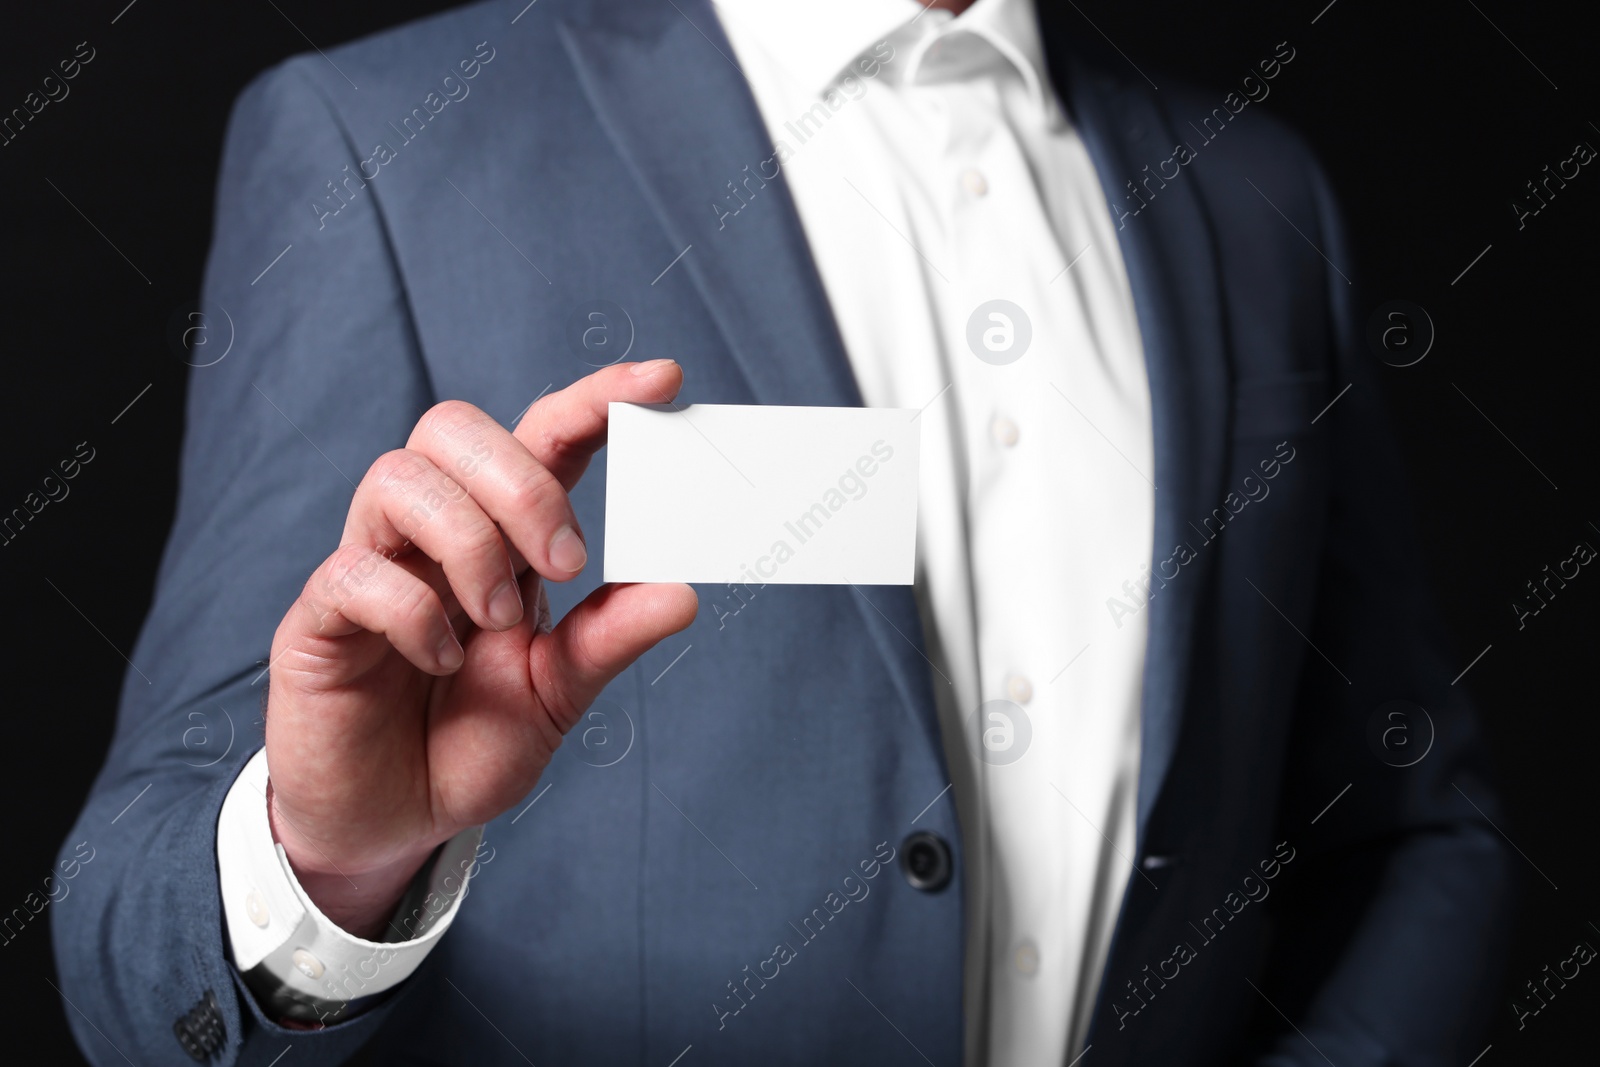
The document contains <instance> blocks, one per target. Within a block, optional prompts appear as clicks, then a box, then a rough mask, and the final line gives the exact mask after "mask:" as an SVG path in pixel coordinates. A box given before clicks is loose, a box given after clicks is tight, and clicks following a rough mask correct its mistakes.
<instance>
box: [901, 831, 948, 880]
mask: <svg viewBox="0 0 1600 1067" xmlns="http://www.w3.org/2000/svg"><path fill="white" fill-rule="evenodd" d="M900 870H901V872H902V873H903V874H904V875H905V876H906V881H908V882H910V883H911V888H913V889H920V890H922V891H923V892H924V893H937V892H938V891H939V890H941V889H943V888H944V887H945V886H947V885H949V884H950V877H951V875H952V874H954V873H955V864H954V863H953V862H952V861H951V859H950V846H949V845H947V844H945V840H944V838H942V837H940V836H939V835H938V834H935V833H930V832H928V831H926V830H918V831H917V832H916V833H914V834H912V835H910V836H909V837H907V838H906V839H905V840H904V841H902V842H900Z"/></svg>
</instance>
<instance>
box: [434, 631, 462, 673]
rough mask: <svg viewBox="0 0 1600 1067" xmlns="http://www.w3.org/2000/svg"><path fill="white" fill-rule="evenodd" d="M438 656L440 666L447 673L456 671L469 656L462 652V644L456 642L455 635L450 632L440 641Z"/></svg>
mask: <svg viewBox="0 0 1600 1067" xmlns="http://www.w3.org/2000/svg"><path fill="white" fill-rule="evenodd" d="M436 655H438V657H439V666H441V667H443V668H444V669H445V670H447V671H453V670H455V669H456V668H457V667H459V666H461V664H463V663H465V662H466V659H467V654H466V653H465V652H463V651H461V642H460V641H457V640H456V635H455V634H453V633H449V632H448V631H447V632H446V633H445V635H444V636H443V637H441V638H440V639H439V647H438V649H437V650H436Z"/></svg>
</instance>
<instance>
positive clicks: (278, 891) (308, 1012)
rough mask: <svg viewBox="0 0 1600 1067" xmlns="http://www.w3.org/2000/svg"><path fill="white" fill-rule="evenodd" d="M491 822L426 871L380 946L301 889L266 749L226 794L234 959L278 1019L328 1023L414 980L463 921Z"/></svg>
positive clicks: (222, 861)
mask: <svg viewBox="0 0 1600 1067" xmlns="http://www.w3.org/2000/svg"><path fill="white" fill-rule="evenodd" d="M482 839H483V827H481V826H475V827H472V828H471V829H468V830H463V831H462V832H461V833H459V834H457V835H456V836H455V837H453V838H451V839H450V840H449V841H446V842H445V843H444V844H443V845H442V846H440V848H439V851H438V852H437V853H436V854H435V856H434V858H433V860H432V861H431V862H430V864H429V865H427V866H424V867H423V869H422V870H421V871H420V872H418V875H417V878H416V880H415V881H414V882H413V883H412V886H411V889H410V890H408V891H407V893H406V896H405V898H404V899H402V900H401V902H400V907H399V908H398V909H397V910H396V912H395V916H394V919H393V920H392V921H391V922H390V924H389V934H388V937H387V938H386V940H384V941H382V942H376V941H368V940H365V939H364V938H359V937H354V936H352V935H351V934H348V933H346V932H345V931H344V930H342V929H340V928H339V927H338V926H337V925H335V924H334V922H333V921H332V920H331V919H329V918H328V917H327V916H326V915H324V914H322V912H321V911H320V910H318V908H317V906H316V904H314V903H312V901H311V898H310V897H308V896H307V895H306V893H305V890H304V889H302V888H301V887H300V882H299V880H298V879H297V878H295V875H294V871H293V869H291V868H290V866H289V860H288V857H287V856H286V855H285V854H284V851H283V846H282V845H280V844H278V843H277V842H276V841H274V840H273V838H272V828H271V825H270V823H269V822H268V819H267V750H266V749H265V748H263V749H261V750H260V751H259V752H257V753H256V754H255V755H254V756H253V757H252V758H251V759H250V762H249V763H247V764H245V767H244V770H243V771H242V772H241V773H240V775H239V777H238V779H236V780H235V781H234V783H233V786H232V788H230V789H229V790H228V795H227V798H226V799H225V800H224V801H223V803H222V814H221V816H220V817H219V818H218V820H217V874H218V877H219V880H220V882H221V887H222V910H223V914H224V916H225V918H226V920H227V927H228V940H229V943H230V945H231V946H232V949H233V961H234V965H235V966H236V967H237V968H238V969H239V972H240V973H241V974H242V975H244V976H245V978H246V981H247V983H248V984H249V985H250V986H251V988H252V989H254V990H256V991H257V992H258V993H263V994H265V996H264V999H266V1000H268V1001H270V1002H271V1003H270V1005H269V1006H270V1007H271V1008H272V1009H274V1010H275V1011H276V1012H277V1013H278V1014H280V1015H287V1016H290V1017H294V1018H301V1019H306V1020H307V1021H311V1020H318V1021H325V1020H327V1019H329V1018H330V1017H337V1016H338V1015H339V1014H341V1013H342V1011H343V1009H344V1008H345V1007H346V1006H347V1005H348V1003H349V1002H351V1001H354V1000H358V999H361V998H365V997H370V996H373V995H375V994H378V993H381V992H383V991H385V990H387V989H391V988H393V987H394V986H396V985H398V984H399V983H400V982H402V981H404V980H405V979H406V978H407V977H409V976H410V974H411V972H412V971H414V970H416V969H417V967H418V966H419V965H420V964H421V963H422V961H423V959H424V958H426V957H427V955H428V953H429V952H430V951H432V949H433V946H434V945H435V944H436V943H437V942H438V940H439V938H441V937H442V936H444V932H445V931H446V930H448V929H449V928H450V923H451V922H452V921H453V920H454V919H455V915H456V911H457V910H458V909H459V908H460V906H461V901H462V900H464V899H465V898H466V895H467V892H466V891H467V883H468V881H469V880H470V878H471V876H472V874H473V872H474V871H475V870H476V869H477V865H478V857H477V851H478V846H479V844H480V842H481V841H482Z"/></svg>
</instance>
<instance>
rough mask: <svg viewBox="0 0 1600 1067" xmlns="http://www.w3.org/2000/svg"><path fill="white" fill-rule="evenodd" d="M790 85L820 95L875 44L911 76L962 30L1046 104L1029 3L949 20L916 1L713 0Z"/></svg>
mask: <svg viewBox="0 0 1600 1067" xmlns="http://www.w3.org/2000/svg"><path fill="white" fill-rule="evenodd" d="M715 3H716V8H717V14H718V16H719V17H721V18H726V19H732V20H734V21H736V22H737V23H738V24H739V27H740V29H741V30H743V31H744V32H745V33H747V34H748V35H750V36H751V37H753V38H754V39H755V40H756V41H757V42H758V43H759V44H760V45H761V47H762V48H763V49H764V50H765V51H766V52H767V53H768V54H769V55H771V56H772V58H773V59H774V60H775V61H776V62H778V63H779V64H780V65H781V66H782V67H783V68H784V69H785V70H787V71H788V72H789V73H790V75H791V76H792V77H794V78H795V79H796V80H797V82H798V83H799V84H800V85H802V86H804V87H805V88H806V89H807V90H808V91H812V92H815V93H816V94H817V95H818V96H821V95H823V94H824V93H826V92H827V91H828V90H829V89H831V88H833V87H834V85H835V84H836V83H837V82H838V81H839V80H840V79H841V78H842V77H843V76H844V75H846V74H847V73H850V68H851V66H852V65H853V63H854V61H855V60H856V59H857V58H858V57H860V56H862V55H864V54H867V53H870V52H871V51H872V49H873V47H874V46H875V45H877V44H878V43H879V42H881V41H889V42H890V43H891V44H892V45H893V46H894V48H895V53H894V55H895V60H896V62H895V63H894V66H896V67H899V68H900V70H901V72H902V76H904V77H908V78H909V77H911V76H913V72H914V71H915V70H916V68H917V67H918V66H919V65H920V64H921V62H922V61H923V59H924V57H925V56H926V54H927V48H928V47H929V46H930V45H932V44H933V43H934V42H935V41H936V40H938V39H939V38H940V37H943V36H945V35H948V34H952V33H955V32H958V31H961V30H966V31H968V32H971V33H975V34H977V35H979V36H981V37H983V38H984V39H985V40H986V41H988V42H989V43H990V44H991V45H993V46H994V48H995V49H996V50H997V51H998V52H999V53H1000V54H1001V55H1003V56H1004V57H1005V58H1006V59H1007V60H1009V61H1010V62H1011V63H1012V65H1013V66H1015V67H1016V69H1017V72H1018V74H1019V75H1020V76H1021V78H1022V80H1023V82H1024V84H1025V85H1026V86H1027V88H1028V92H1029V95H1030V96H1032V97H1033V99H1034V101H1035V103H1036V104H1038V105H1040V106H1041V107H1044V106H1046V89H1045V87H1046V85H1047V84H1048V81H1047V79H1046V78H1045V74H1044V69H1045V66H1044V46H1043V43H1042V42H1041V40H1040V38H1039V25H1038V20H1037V17H1036V16H1035V14H1034V0H977V2H976V3H974V4H973V5H972V6H971V7H970V8H968V9H967V10H966V11H964V12H962V14H961V15H960V17H959V18H951V16H950V15H949V13H948V12H945V11H939V10H926V9H924V8H923V6H922V5H921V4H920V3H918V2H917V0H803V2H780V0H715Z"/></svg>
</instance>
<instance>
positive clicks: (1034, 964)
mask: <svg viewBox="0 0 1600 1067" xmlns="http://www.w3.org/2000/svg"><path fill="white" fill-rule="evenodd" d="M1011 962H1012V964H1013V965H1014V966H1015V967H1016V968H1017V973H1018V974H1021V975H1026V976H1027V977H1029V978H1032V977H1033V976H1034V975H1036V974H1038V973H1039V946H1038V945H1035V944H1034V943H1033V940H1032V939H1031V938H1024V939H1023V941H1022V942H1021V943H1020V944H1018V945H1017V950H1016V951H1015V952H1013V953H1012V954H1011Z"/></svg>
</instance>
